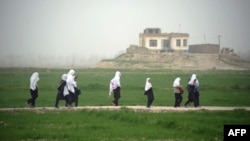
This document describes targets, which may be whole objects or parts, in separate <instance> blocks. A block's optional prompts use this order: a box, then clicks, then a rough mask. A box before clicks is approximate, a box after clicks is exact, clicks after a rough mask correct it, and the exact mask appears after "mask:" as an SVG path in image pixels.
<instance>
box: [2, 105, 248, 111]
mask: <svg viewBox="0 0 250 141" xmlns="http://www.w3.org/2000/svg"><path fill="white" fill-rule="evenodd" d="M83 109H86V110H120V109H131V110H134V111H147V112H168V111H199V110H208V111H231V110H236V109H242V110H247V111H250V107H218V106H202V107H198V108H195V107H191V106H190V107H178V108H174V107H172V106H152V107H151V108H146V107H145V106H79V107H71V108H67V107H60V108H55V107H36V108H28V107H26V108H25V107H23V108H0V111H25V110H30V111H32V110H34V111H43V110H44V111H46V110H83Z"/></svg>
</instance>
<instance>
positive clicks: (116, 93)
mask: <svg viewBox="0 0 250 141" xmlns="http://www.w3.org/2000/svg"><path fill="white" fill-rule="evenodd" d="M120 89H121V88H120V87H117V88H116V89H114V100H113V104H114V105H115V106H118V105H119V102H118V101H119V99H120V98H121V94H120Z"/></svg>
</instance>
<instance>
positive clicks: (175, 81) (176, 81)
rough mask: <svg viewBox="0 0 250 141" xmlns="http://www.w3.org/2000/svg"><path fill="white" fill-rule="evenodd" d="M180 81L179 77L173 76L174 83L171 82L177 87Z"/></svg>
mask: <svg viewBox="0 0 250 141" xmlns="http://www.w3.org/2000/svg"><path fill="white" fill-rule="evenodd" d="M180 81H181V78H180V77H177V78H175V80H174V83H173V87H179V86H180Z"/></svg>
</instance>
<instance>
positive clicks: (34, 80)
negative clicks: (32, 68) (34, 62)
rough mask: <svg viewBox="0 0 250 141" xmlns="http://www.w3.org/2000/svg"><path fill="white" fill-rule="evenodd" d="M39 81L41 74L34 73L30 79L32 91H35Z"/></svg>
mask: <svg viewBox="0 0 250 141" xmlns="http://www.w3.org/2000/svg"><path fill="white" fill-rule="evenodd" d="M38 81H39V73H38V72H34V73H33V74H32V75H31V77H30V89H32V90H35V89H36V87H37V82H38Z"/></svg>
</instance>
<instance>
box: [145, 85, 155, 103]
mask: <svg viewBox="0 0 250 141" xmlns="http://www.w3.org/2000/svg"><path fill="white" fill-rule="evenodd" d="M145 95H147V97H148V100H147V107H148V108H150V106H151V105H152V103H153V101H154V99H155V98H154V92H153V89H152V88H150V89H149V90H147V91H146V92H145Z"/></svg>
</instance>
